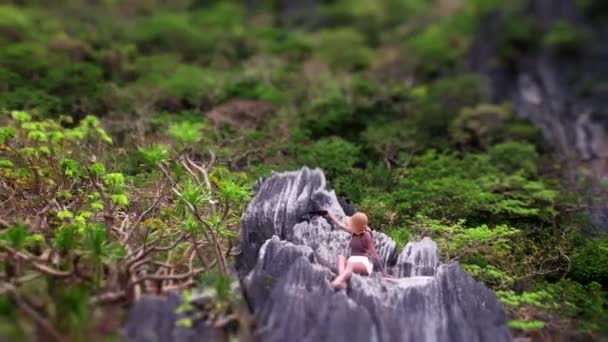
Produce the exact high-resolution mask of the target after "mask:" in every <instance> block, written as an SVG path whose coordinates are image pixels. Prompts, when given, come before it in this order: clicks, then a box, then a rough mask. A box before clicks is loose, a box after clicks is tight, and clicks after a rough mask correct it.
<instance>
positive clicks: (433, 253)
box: [238, 168, 511, 341]
mask: <svg viewBox="0 0 608 342" xmlns="http://www.w3.org/2000/svg"><path fill="white" fill-rule="evenodd" d="M321 208H323V209H327V210H329V211H331V212H332V213H333V214H334V215H335V216H338V217H341V216H344V212H343V209H342V207H341V206H340V204H339V202H338V200H337V198H336V196H335V194H334V193H333V192H332V191H328V190H327V189H326V184H325V178H324V176H323V174H322V173H321V172H320V171H319V170H309V169H307V168H303V169H302V170H301V171H298V172H289V173H282V174H274V175H273V176H272V177H271V178H269V179H268V180H266V181H265V182H263V183H262V184H260V186H259V188H258V193H257V195H256V196H255V198H254V199H253V200H252V202H251V203H250V204H249V206H248V208H247V211H246V212H245V215H244V217H243V230H242V245H241V249H242V252H243V253H242V255H241V257H240V258H239V262H238V268H239V271H240V272H241V274H243V275H244V280H243V285H244V292H245V295H246V298H247V299H248V302H249V305H250V307H251V309H252V311H253V314H254V316H255V318H256V319H257V322H258V327H259V330H258V337H259V339H260V340H261V341H286V340H288V339H290V340H296V341H507V340H510V338H511V337H510V334H509V331H508V329H507V327H506V320H505V317H504V314H503V310H502V307H501V306H500V304H499V303H498V301H497V299H496V296H495V295H494V293H493V292H492V291H491V290H489V289H487V288H486V287H484V286H482V285H480V284H478V283H476V282H475V281H474V280H473V279H472V277H471V276H470V275H468V274H466V273H464V272H463V271H461V270H460V268H459V266H458V264H450V265H444V264H440V263H439V261H438V257H437V246H436V245H435V243H434V242H433V241H432V240H430V239H428V238H426V239H423V240H421V241H419V242H410V243H409V244H408V245H407V247H406V248H405V249H404V251H403V252H402V253H401V254H400V255H397V251H396V245H395V242H394V241H392V240H391V239H390V238H389V237H388V236H386V235H384V234H382V233H380V232H374V234H373V237H374V240H375V243H376V246H377V249H378V253H379V254H380V256H381V257H382V259H383V262H384V264H385V267H386V269H387V270H390V271H391V272H392V273H394V274H396V275H397V276H399V277H405V278H401V279H397V280H386V279H384V278H382V277H381V276H380V275H379V274H378V273H376V274H374V275H372V276H371V277H363V276H359V275H354V276H353V278H352V279H351V281H350V284H349V289H348V290H346V291H335V290H333V289H332V288H330V286H329V281H330V280H331V278H332V277H333V276H334V272H335V264H336V261H337V256H338V255H339V254H344V253H345V252H346V250H345V248H346V246H347V241H348V238H349V236H348V235H347V234H345V233H344V232H342V231H340V230H337V229H336V228H333V227H332V226H330V225H329V224H328V223H327V221H326V220H325V219H324V218H321V217H313V218H310V217H307V213H308V212H309V211H311V210H318V209H321Z"/></svg>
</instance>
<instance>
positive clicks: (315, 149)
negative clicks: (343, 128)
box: [293, 138, 359, 179]
mask: <svg viewBox="0 0 608 342" xmlns="http://www.w3.org/2000/svg"><path fill="white" fill-rule="evenodd" d="M293 149H294V154H295V155H296V158H297V162H298V163H299V164H301V165H306V166H309V167H320V168H321V169H322V170H323V171H325V173H326V175H327V176H328V177H329V179H335V178H337V177H339V176H340V175H346V174H348V173H349V172H350V170H351V168H352V167H353V166H354V165H355V163H356V162H357V160H358V154H359V149H358V148H357V147H356V146H355V145H353V144H351V143H349V142H347V141H345V140H343V139H341V138H327V139H322V140H319V141H317V142H315V143H314V144H312V145H310V146H301V145H296V146H294V147H293Z"/></svg>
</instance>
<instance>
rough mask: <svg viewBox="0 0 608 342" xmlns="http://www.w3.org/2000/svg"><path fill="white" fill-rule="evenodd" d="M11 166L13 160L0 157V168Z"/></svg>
mask: <svg viewBox="0 0 608 342" xmlns="http://www.w3.org/2000/svg"><path fill="white" fill-rule="evenodd" d="M12 167H13V162H12V161H10V160H7V159H0V168H2V169H10V168H12Z"/></svg>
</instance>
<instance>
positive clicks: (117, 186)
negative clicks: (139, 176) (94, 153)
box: [104, 172, 125, 192]
mask: <svg viewBox="0 0 608 342" xmlns="http://www.w3.org/2000/svg"><path fill="white" fill-rule="evenodd" d="M104 182H105V184H106V185H107V186H108V187H109V188H110V191H112V192H118V191H120V190H121V189H122V187H123V186H124V185H125V176H124V175H123V174H122V173H118V172H114V173H108V174H106V176H105V177H104Z"/></svg>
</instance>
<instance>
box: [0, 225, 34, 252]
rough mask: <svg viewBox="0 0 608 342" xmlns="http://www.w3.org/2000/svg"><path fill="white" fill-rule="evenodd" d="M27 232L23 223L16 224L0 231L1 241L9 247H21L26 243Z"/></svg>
mask: <svg viewBox="0 0 608 342" xmlns="http://www.w3.org/2000/svg"><path fill="white" fill-rule="evenodd" d="M28 236H29V232H28V230H27V228H26V227H25V226H24V225H21V224H17V225H15V226H13V227H11V228H9V229H8V230H5V231H4V232H2V235H0V237H1V239H2V241H3V242H4V243H5V244H7V245H8V246H9V247H12V248H15V249H22V248H24V247H25V246H26V245H27V238H28Z"/></svg>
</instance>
